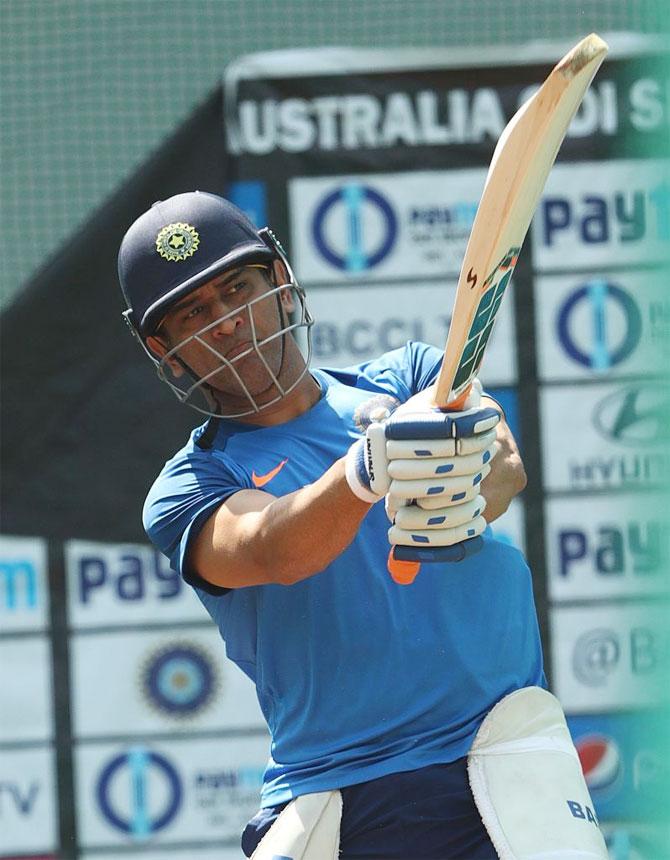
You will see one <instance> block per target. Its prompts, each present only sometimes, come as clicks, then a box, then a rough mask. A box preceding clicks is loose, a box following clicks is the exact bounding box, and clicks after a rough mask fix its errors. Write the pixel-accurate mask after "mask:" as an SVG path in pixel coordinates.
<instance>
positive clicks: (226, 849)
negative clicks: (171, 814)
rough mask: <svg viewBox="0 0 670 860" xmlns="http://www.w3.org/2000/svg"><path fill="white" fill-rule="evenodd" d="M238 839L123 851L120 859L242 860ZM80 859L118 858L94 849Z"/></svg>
mask: <svg viewBox="0 0 670 860" xmlns="http://www.w3.org/2000/svg"><path fill="white" fill-rule="evenodd" d="M239 843H240V840H239V838H238V839H237V844H236V845H229V846H224V845H222V846H220V847H217V848H195V847H193V848H189V849H188V851H184V850H183V849H182V850H180V849H179V848H170V847H169V846H168V845H166V846H164V847H163V848H162V849H161V850H160V851H151V850H148V851H143V850H141V849H138V850H137V851H124V852H123V858H122V860H244V856H243V854H242V850H241V848H240V844H239ZM79 856H80V857H81V860H120V858H119V854H118V852H114V853H111V854H108V853H107V852H106V851H103V852H100V851H95V852H93V853H90V854H80V855H79Z"/></svg>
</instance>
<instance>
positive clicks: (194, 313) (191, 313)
mask: <svg viewBox="0 0 670 860" xmlns="http://www.w3.org/2000/svg"><path fill="white" fill-rule="evenodd" d="M199 313H202V305H196V306H195V307H194V308H191V310H190V311H189V312H188V313H187V314H186V317H185V318H186V319H187V320H191V319H193V317H197V316H198V314H199Z"/></svg>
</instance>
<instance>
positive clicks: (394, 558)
mask: <svg viewBox="0 0 670 860" xmlns="http://www.w3.org/2000/svg"><path fill="white" fill-rule="evenodd" d="M483 546H484V539H483V538H482V536H481V535H477V536H476V537H473V538H468V540H464V541H461V542H460V543H455V544H452V545H451V546H432V547H414V546H399V545H398V546H393V547H391V551H390V552H389V557H388V562H387V568H388V572H389V573H390V574H391V579H392V580H393V581H394V582H397V583H398V585H411V584H412V583H413V582H414V580H415V579H416V577H417V575H418V573H419V571H420V570H421V565H422V564H423V563H424V562H427V563H429V564H430V563H433V562H449V563H455V562H459V561H463V560H464V559H466V558H469V557H470V556H471V555H474V554H475V553H477V552H479V551H480V550H481V548H482V547H483Z"/></svg>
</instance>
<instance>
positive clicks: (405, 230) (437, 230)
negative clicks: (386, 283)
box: [289, 168, 486, 284]
mask: <svg viewBox="0 0 670 860" xmlns="http://www.w3.org/2000/svg"><path fill="white" fill-rule="evenodd" d="M485 177H486V170H485V169H484V168H474V169H467V170H457V171H454V170H451V171H448V170H432V171H428V170H427V171H414V172H411V173H395V174H384V173H375V174H365V175H360V176H337V177H316V178H306V177H304V178H299V179H291V180H290V181H289V213H290V219H291V248H292V261H293V264H294V266H295V270H296V275H297V277H298V279H299V280H300V281H302V282H303V283H304V284H309V282H314V281H317V282H325V283H331V284H336V283H341V282H343V281H344V282H351V281H352V280H353V279H365V280H380V279H381V280H388V279H390V278H425V277H431V276H432V277H439V278H444V277H446V276H452V277H453V276H455V277H457V276H458V273H459V271H460V267H461V262H462V260H463V255H464V253H465V247H466V245H467V241H468V238H469V235H470V229H471V227H472V222H473V220H474V216H475V212H476V211H477V205H478V203H479V198H480V196H481V193H482V189H483V187H484V179H485Z"/></svg>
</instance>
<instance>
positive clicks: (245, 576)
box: [188, 490, 275, 588]
mask: <svg viewBox="0 0 670 860" xmlns="http://www.w3.org/2000/svg"><path fill="white" fill-rule="evenodd" d="M274 499H275V497H274V496H273V495H271V494H270V493H264V492H262V491H261V490H240V491H239V492H237V493H234V494H233V495H232V496H229V497H228V498H227V499H226V501H225V502H223V504H221V505H220V506H219V507H218V508H216V510H215V511H214V512H213V513H212V515H211V516H210V517H209V518H208V519H207V520H206V521H205V523H204V525H203V526H202V528H201V529H200V531H199V532H198V534H197V536H196V537H195V538H194V539H193V543H192V545H191V547H190V549H189V550H188V566H189V567H190V568H191V569H192V570H194V571H195V572H196V573H197V574H198V576H200V577H201V578H202V579H204V580H205V581H206V582H209V583H211V584H212V585H216V586H219V587H220V588H242V587H244V586H249V585H265V584H266V583H268V582H271V581H272V579H271V578H270V577H269V575H268V573H267V571H266V570H261V569H260V568H259V566H258V565H257V564H256V563H255V562H254V553H253V541H254V536H255V534H256V533H257V530H258V525H259V520H260V515H261V512H262V511H263V510H264V509H265V508H266V507H267V506H268V505H269V504H271V503H272V502H273V501H274Z"/></svg>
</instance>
